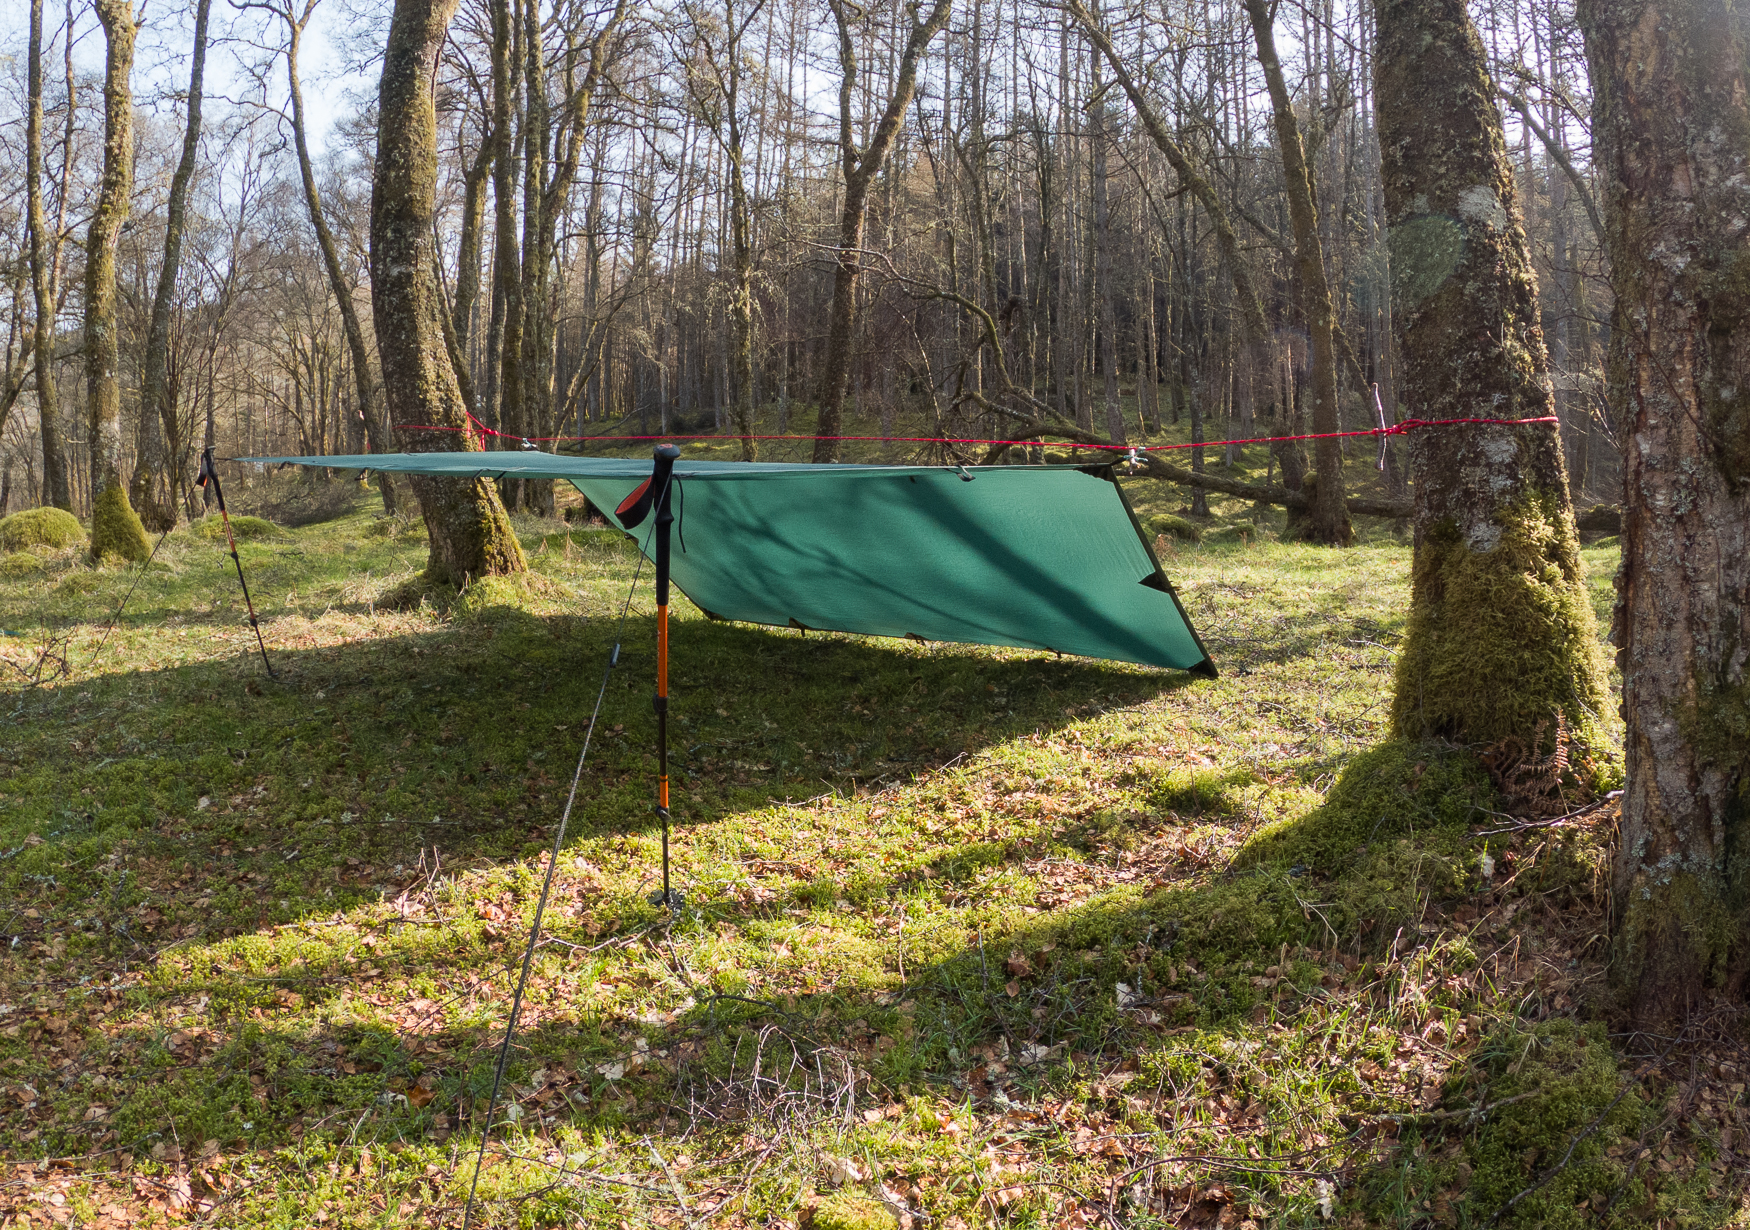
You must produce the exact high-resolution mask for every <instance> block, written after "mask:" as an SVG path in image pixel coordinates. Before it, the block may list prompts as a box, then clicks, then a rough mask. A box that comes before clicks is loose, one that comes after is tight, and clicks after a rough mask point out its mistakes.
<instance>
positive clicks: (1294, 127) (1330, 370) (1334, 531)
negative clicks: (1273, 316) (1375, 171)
mask: <svg viewBox="0 0 1750 1230" xmlns="http://www.w3.org/2000/svg"><path fill="white" fill-rule="evenodd" d="M1274 10H1275V5H1273V4H1271V3H1269V2H1268V0H1246V13H1247V15H1248V16H1249V17H1250V18H1251V21H1252V36H1253V38H1254V40H1255V41H1256V42H1257V44H1258V60H1259V62H1260V63H1261V64H1262V65H1263V67H1264V80H1265V82H1266V83H1267V84H1268V85H1269V87H1270V103H1271V108H1272V111H1273V113H1274V122H1275V126H1276V144H1277V145H1278V147H1279V148H1280V150H1281V154H1282V174H1283V180H1284V184H1285V187H1286V189H1287V194H1288V217H1289V221H1290V222H1291V223H1292V225H1293V227H1294V264H1295V272H1296V275H1297V280H1298V281H1299V284H1300V303H1301V312H1302V314H1303V315H1304V316H1305V317H1306V327H1307V335H1308V338H1309V340H1310V341H1311V343H1312V395H1313V397H1312V429H1313V431H1314V432H1319V433H1325V432H1334V431H1337V430H1339V427H1338V424H1337V349H1336V341H1335V338H1334V337H1333V330H1332V315H1333V312H1332V307H1331V288H1330V284H1329V283H1328V282H1327V281H1326V279H1325V257H1324V250H1323V247H1322V245H1321V244H1320V242H1319V213H1318V205H1317V203H1316V202H1315V201H1314V199H1313V183H1312V172H1311V170H1310V169H1309V168H1308V166H1307V163H1306V149H1305V146H1304V145H1303V144H1302V143H1301V139H1300V124H1299V121H1298V120H1296V119H1295V115H1294V100H1293V99H1292V98H1290V97H1289V96H1288V85H1287V83H1286V82H1285V81H1284V80H1283V77H1282V63H1281V61H1280V60H1279V59H1278V58H1277V56H1276V34H1275V30H1274V22H1275V16H1274ZM1313 464H1314V467H1315V469H1316V471H1317V474H1318V480H1317V483H1316V485H1315V487H1314V489H1313V500H1312V509H1311V515H1310V516H1309V517H1308V518H1307V520H1306V522H1305V524H1304V528H1303V531H1302V533H1303V535H1304V536H1305V537H1306V538H1308V539H1310V540H1312V541H1314V542H1322V543H1328V544H1330V545H1331V546H1339V547H1345V546H1348V545H1349V544H1350V543H1351V542H1353V541H1354V539H1355V530H1354V527H1353V526H1351V525H1350V524H1349V514H1348V510H1347V508H1346V507H1345V505H1344V503H1343V450H1342V445H1341V442H1340V441H1337V440H1334V439H1332V440H1319V441H1316V442H1315V444H1314V446H1313Z"/></svg>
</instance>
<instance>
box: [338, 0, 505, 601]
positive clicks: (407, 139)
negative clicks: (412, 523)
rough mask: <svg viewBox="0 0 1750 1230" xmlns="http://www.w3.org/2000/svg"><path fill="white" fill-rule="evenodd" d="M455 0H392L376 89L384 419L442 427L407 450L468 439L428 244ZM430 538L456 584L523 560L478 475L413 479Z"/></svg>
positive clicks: (375, 238) (376, 284)
mask: <svg viewBox="0 0 1750 1230" xmlns="http://www.w3.org/2000/svg"><path fill="white" fill-rule="evenodd" d="M455 10H456V0H396V4H395V11H394V15H393V17H392V18H391V20H390V25H389V39H388V44H387V46H386V47H385V49H384V55H383V75H382V79H381V83H380V85H379V87H378V95H377V112H378V128H377V161H376V169H375V175H374V178H373V181H372V185H371V308H372V316H373V319H374V321H375V324H376V331H377V347H378V351H379V353H380V355H381V357H382V365H383V387H384V394H385V397H386V399H387V402H388V406H389V411H390V419H391V420H392V421H393V422H394V423H396V424H397V425H398V426H399V425H408V426H413V427H441V428H446V429H447V430H444V431H417V430H416V431H411V432H407V433H405V434H404V435H403V437H402V440H401V445H402V448H403V449H404V450H405V451H407V452H435V451H444V450H447V449H449V448H451V447H453V446H454V445H455V444H456V443H458V442H460V443H461V445H462V447H463V448H464V449H466V450H468V451H478V449H479V447H480V446H479V444H478V442H477V441H476V440H475V439H474V437H473V435H472V434H471V432H470V430H469V427H470V424H469V421H468V416H467V413H466V410H465V408H464V405H463V402H462V393H461V388H460V386H459V385H458V384H457V382H456V373H455V370H454V369H453V368H452V366H451V363H450V355H449V350H448V348H447V347H446V346H445V344H444V337H443V329H442V320H441V318H440V316H439V313H440V312H441V311H442V310H443V308H442V299H441V297H440V295H439V293H438V286H437V280H436V275H435V273H434V272H433V270H434V267H435V262H434V260H433V252H432V243H433V239H432V235H433V212H434V209H435V207H436V189H437V116H436V112H435V111H434V109H433V105H432V99H431V84H432V82H431V78H432V66H433V63H434V60H435V57H436V54H437V50H438V48H439V46H440V45H441V44H442V42H443V39H444V33H445V31H446V30H447V29H448V27H449V22H450V18H451V17H452V16H453V15H454V14H455ZM413 489H414V493H415V494H416V495H417V496H418V497H419V506H420V511H421V513H422V514H423V515H424V517H425V525H426V530H427V531H428V533H429V535H430V539H431V555H430V557H429V559H428V560H427V563H426V575H427V576H428V577H429V578H430V579H431V580H433V581H440V582H447V583H452V584H460V583H463V582H465V581H467V580H468V579H470V578H478V577H483V576H499V575H503V574H506V573H512V572H522V571H524V570H525V569H526V568H527V563H526V562H525V561H524V559H523V552H522V547H521V545H519V544H518V542H517V539H516V534H515V532H514V531H513V530H512V529H511V525H510V520H509V518H507V517H506V516H505V512H504V506H503V504H501V503H500V502H499V498H498V491H497V488H496V487H495V486H494V485H493V484H492V483H491V482H490V481H488V480H486V479H483V478H468V479H459V478H429V477H417V478H415V479H414V480H413Z"/></svg>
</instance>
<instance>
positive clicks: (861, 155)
mask: <svg viewBox="0 0 1750 1230" xmlns="http://www.w3.org/2000/svg"><path fill="white" fill-rule="evenodd" d="M827 3H828V5H829V7H831V9H832V14H833V20H834V21H835V22H836V23H837V26H838V36H839V69H840V72H841V73H842V74H843V75H842V76H841V78H840V80H839V134H838V144H839V159H840V166H841V167H842V169H843V175H844V194H845V195H844V207H843V208H842V209H841V210H840V211H839V250H838V261H837V263H836V264H835V265H834V267H833V279H832V309H831V314H830V315H829V316H828V318H827V319H828V324H827V336H826V361H825V363H824V365H823V367H822V372H821V378H820V417H819V418H818V420H817V421H816V426H815V429H814V430H815V436H816V439H815V441H814V460H815V462H816V463H822V462H830V461H837V460H838V456H839V442H838V441H837V440H836V439H832V438H831V437H834V436H837V435H838V434H839V432H840V431H841V429H842V427H843V424H844V404H845V385H846V382H847V380H848V379H849V377H850V372H851V328H852V325H853V324H854V323H855V318H856V308H857V298H856V295H857V275H858V273H860V272H861V270H862V261H863V220H864V214H865V212H866V210H867V207H868V203H869V187H870V185H871V184H873V183H874V182H875V177H876V176H877V175H878V174H880V172H881V167H882V164H884V163H885V162H886V161H887V155H888V152H889V151H890V150H892V148H893V142H894V139H895V138H896V137H898V135H899V127H900V125H901V124H902V123H903V122H904V121H905V112H906V108H907V107H909V106H911V99H912V95H913V94H915V93H916V92H917V82H918V61H919V60H921V59H922V58H923V54H924V52H925V50H927V49H928V47H929V45H930V41H931V40H932V39H934V38H935V37H936V35H937V34H939V33H941V31H942V29H943V27H945V26H946V25H947V24H948V15H949V13H950V12H951V11H952V8H953V0H932V7H931V8H930V11H929V14H928V16H926V17H924V18H923V19H922V20H921V21H920V20H919V19H918V17H917V16H916V13H917V6H913V7H909V8H908V12H910V13H911V14H912V19H911V32H910V34H909V35H908V36H907V38H906V43H905V51H904V52H903V54H902V55H901V56H900V61H899V69H898V71H897V72H896V73H895V74H894V82H893V93H892V94H891V95H889V96H888V99H887V106H886V108H885V109H884V110H883V111H882V113H881V120H880V122H879V123H877V124H876V125H875V133H874V135H873V136H872V137H870V139H869V144H868V145H867V146H865V147H864V148H862V149H860V150H859V149H858V148H857V142H856V134H855V132H854V129H853V124H852V119H851V102H852V100H853V98H854V97H855V95H856V90H857V49H856V43H855V41H854V40H853V38H852V37H851V18H852V15H853V11H860V10H853V9H852V8H851V7H850V5H849V3H848V0H827Z"/></svg>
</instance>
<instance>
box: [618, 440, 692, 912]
mask: <svg viewBox="0 0 1750 1230" xmlns="http://www.w3.org/2000/svg"><path fill="white" fill-rule="evenodd" d="M680 455H681V450H680V449H678V448H676V447H675V446H674V445H672V444H659V445H657V446H656V464H655V466H654V467H653V468H652V470H651V472H650V480H649V481H648V482H646V483H644V484H642V485H640V486H639V488H638V489H637V490H636V491H634V492H633V493H632V494H631V495H629V496H627V497H626V498H625V500H624V501H622V503H621V504H620V507H619V508H617V509H615V510H614V511H615V515H617V516H618V517H619V518H620V520H621V524H623V525H625V526H626V527H628V528H630V527H632V526H635V525H637V524H638V523H639V522H641V521H643V520H644V518H645V517H646V516H647V515H648V514H649V512H650V510H651V509H652V508H653V507H654V508H655V509H656V522H655V524H654V526H653V527H652V528H653V529H654V530H655V535H654V537H655V538H656V696H655V697H654V698H653V704H654V705H655V707H656V814H657V817H658V818H659V819H660V820H661V821H662V891H661V892H660V893H656V894H654V895H652V897H651V898H650V901H651V904H653V905H666V906H667V907H668V908H669V911H670V912H671V913H675V914H678V913H680V910H681V907H682V905H683V904H685V903H684V901H683V899H682V897H681V894H680V892H679V891H678V890H677V889H675V888H673V887H672V886H671V885H670V883H669V869H668V542H669V527H670V526H672V525H673V524H674V511H673V508H672V506H671V505H670V503H669V495H670V493H671V492H672V491H673V489H674V463H675V462H676V461H677V460H678V459H679V458H680Z"/></svg>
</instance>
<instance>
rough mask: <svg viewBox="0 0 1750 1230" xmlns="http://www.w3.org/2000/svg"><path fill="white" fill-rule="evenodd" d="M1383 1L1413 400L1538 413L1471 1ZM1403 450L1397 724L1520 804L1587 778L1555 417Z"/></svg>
mask: <svg viewBox="0 0 1750 1230" xmlns="http://www.w3.org/2000/svg"><path fill="white" fill-rule="evenodd" d="M1376 7H1377V15H1378V27H1377V39H1378V46H1377V49H1376V55H1375V57H1374V73H1375V78H1376V90H1377V99H1378V112H1379V117H1380V145H1381V150H1382V160H1383V172H1384V189H1385V194H1384V195H1385V210H1386V224H1387V226H1388V228H1389V239H1390V244H1391V264H1392V276H1393V280H1394V283H1395V285H1394V290H1395V292H1396V301H1397V304H1398V307H1399V309H1400V316H1399V325H1400V328H1401V329H1402V331H1403V333H1402V346H1401V354H1402V358H1403V369H1402V370H1403V383H1402V388H1403V390H1404V396H1405V400H1407V401H1408V403H1409V404H1410V405H1412V406H1414V407H1415V408H1416V412H1417V414H1418V415H1419V416H1421V417H1423V418H1430V419H1447V418H1470V417H1478V418H1499V419H1509V420H1513V419H1525V418H1537V417H1542V416H1545V415H1549V414H1550V413H1552V406H1553V401H1552V398H1551V390H1550V381H1549V373H1548V370H1547V358H1546V356H1545V353H1544V342H1543V334H1542V332H1541V330H1540V328H1539V324H1538V302H1537V283H1536V278H1535V276H1534V274H1533V272H1532V268H1531V261H1530V256H1529V253H1528V252H1527V248H1526V241H1525V229H1524V224H1523V221H1522V218H1521V215H1520V212H1519V205H1518V202H1517V200H1516V197H1515V192H1514V178H1513V168H1512V165H1511V163H1510V161H1509V159H1508V154H1507V148H1506V141H1505V138H1504V136H1503V134H1502V128H1501V116H1500V112H1499V111H1498V110H1497V109H1496V106H1495V101H1494V100H1495V91H1494V85H1493V83H1492V82H1491V81H1490V79H1489V75H1488V69H1487V61H1486V59H1485V57H1484V51H1483V46H1482V43H1481V41H1480V39H1479V38H1478V36H1477V32H1476V29H1475V27H1474V26H1473V25H1472V24H1471V21H1470V18H1469V16H1468V15H1467V13H1466V11H1465V5H1464V0H1377V6H1376ZM1410 466H1411V471H1412V473H1413V475H1414V478H1415V505H1416V518H1415V560H1414V565H1413V573H1412V588H1411V597H1410V618H1409V627H1408V629H1407V631H1406V633H1405V639H1404V648H1403V653H1402V654H1401V655H1400V657H1399V659H1398V669H1397V679H1396V696H1395V700H1394V704H1393V711H1392V719H1393V725H1394V728H1395V730H1396V733H1397V734H1399V735H1400V736H1403V737H1408V738H1429V737H1434V738H1443V739H1447V740H1450V741H1452V742H1455V743H1461V744H1465V745H1469V746H1472V747H1477V748H1481V749H1484V750H1485V753H1486V755H1485V759H1486V760H1488V761H1489V762H1490V763H1491V764H1493V765H1495V766H1496V769H1497V777H1498V779H1499V780H1500V782H1501V785H1502V788H1503V790H1504V792H1505V793H1506V794H1507V796H1508V797H1509V799H1511V800H1514V801H1516V802H1521V803H1525V804H1527V805H1530V804H1545V803H1552V799H1551V794H1552V792H1553V791H1555V790H1557V789H1559V788H1564V787H1565V788H1567V789H1569V790H1570V792H1571V791H1572V790H1574V789H1576V788H1577V789H1579V790H1580V791H1581V792H1582V793H1584V791H1586V790H1588V789H1590V788H1591V787H1592V785H1593V784H1594V782H1595V781H1596V778H1597V776H1598V775H1599V773H1600V772H1601V770H1602V766H1601V765H1600V764H1599V763H1598V758H1599V757H1601V756H1602V755H1603V754H1604V749H1605V741H1604V735H1603V731H1602V730H1601V728H1600V725H1599V714H1600V712H1601V710H1602V708H1603V705H1604V703H1605V670H1604V664H1603V662H1602V660H1601V656H1600V653H1599V650H1598V644H1597V632H1596V627H1595V621H1594V619H1593V615H1592V607H1591V603H1590V600H1589V599H1588V597H1587V594H1586V588H1585V582H1584V577H1583V574H1582V570H1581V564H1580V557H1579V537H1578V534H1577V532H1576V530H1575V527H1574V510H1573V505H1572V503H1571V502H1570V499H1569V493H1568V482H1567V472H1566V468H1565V466H1564V464H1563V460H1562V449H1561V438H1560V435H1559V433H1558V432H1557V431H1556V430H1555V428H1554V426H1553V425H1551V424H1533V425H1527V426H1466V427H1451V428H1441V429H1431V430H1426V431H1418V432H1415V433H1414V434H1412V435H1411V437H1410ZM1563 757H1565V758H1566V759H1565V763H1566V764H1567V765H1568V766H1569V767H1568V769H1567V771H1566V772H1563V771H1562V769H1561V765H1562V764H1563V763H1564V761H1563V759H1562V758H1563ZM1540 766H1541V768H1540ZM1558 779H1566V780H1558ZM1568 797H1570V798H1571V797H1572V794H1571V793H1570V795H1569V796H1568ZM1553 805H1556V806H1559V805H1560V798H1559V797H1557V798H1555V799H1554V800H1553Z"/></svg>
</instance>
